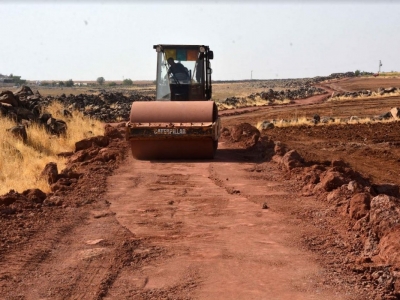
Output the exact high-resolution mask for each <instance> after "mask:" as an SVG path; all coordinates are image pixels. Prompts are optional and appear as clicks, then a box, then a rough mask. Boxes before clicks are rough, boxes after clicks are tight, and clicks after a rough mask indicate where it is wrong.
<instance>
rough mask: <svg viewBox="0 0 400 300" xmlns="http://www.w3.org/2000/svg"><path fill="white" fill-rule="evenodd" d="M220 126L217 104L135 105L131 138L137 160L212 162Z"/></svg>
mask: <svg viewBox="0 0 400 300" xmlns="http://www.w3.org/2000/svg"><path fill="white" fill-rule="evenodd" d="M219 126H220V125H219V118H218V109H217V107H216V105H215V103H214V102H213V101H180V102H178V101H152V102H134V103H133V104H132V108H131V114H130V121H129V123H128V126H127V139H128V140H129V141H130V145H131V151H132V155H133V157H134V158H137V159H209V158H213V157H214V154H215V151H216V149H217V147H218V137H219V130H220V128H219Z"/></svg>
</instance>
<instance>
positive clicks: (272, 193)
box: [107, 144, 349, 299]
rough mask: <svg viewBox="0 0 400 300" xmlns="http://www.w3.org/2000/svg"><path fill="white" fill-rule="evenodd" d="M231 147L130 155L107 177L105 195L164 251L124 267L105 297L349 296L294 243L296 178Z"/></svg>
mask: <svg viewBox="0 0 400 300" xmlns="http://www.w3.org/2000/svg"><path fill="white" fill-rule="evenodd" d="M221 147H223V144H222V145H221ZM229 152H230V151H228V150H226V149H222V150H220V151H219V152H218V155H217V157H216V160H215V161H211V162H146V161H136V160H133V159H131V158H128V159H127V161H126V163H125V164H124V165H123V166H122V167H121V168H119V169H118V171H117V173H116V174H115V175H113V176H112V177H110V178H109V181H108V186H109V191H108V193H107V199H110V200H109V201H110V202H111V206H110V209H111V210H112V211H113V212H115V213H116V218H117V220H118V221H119V223H120V224H121V225H122V226H124V227H125V228H127V229H129V230H130V231H131V232H132V233H133V234H134V235H135V237H136V238H140V239H146V240H147V242H148V243H149V244H150V245H152V246H153V247H157V249H160V251H162V252H163V256H162V258H160V257H158V259H157V260H154V261H150V262H149V263H147V264H145V265H143V266H141V267H140V268H133V269H129V270H128V269H127V270H126V271H124V272H122V274H121V276H120V277H119V278H118V279H117V281H116V282H115V284H114V285H113V287H112V288H111V289H110V291H109V294H108V298H109V299H117V298H119V299H121V298H129V297H133V296H137V297H139V298H142V297H143V298H146V297H150V296H151V295H153V296H155V295H157V297H158V296H160V297H161V296H163V295H169V298H171V299H172V298H186V297H188V298H195V299H321V298H323V299H332V298H335V299H345V298H347V296H349V295H347V296H346V295H345V293H344V291H339V290H335V289H332V288H331V287H329V286H324V285H321V284H322V282H321V280H320V275H321V274H322V273H323V272H324V270H323V267H322V266H320V265H319V264H318V263H317V262H316V259H315V257H314V256H313V255H312V254H311V253H310V252H308V251H305V250H304V249H300V248H299V247H298V245H299V243H300V241H299V238H300V236H299V234H300V232H299V231H298V226H299V225H301V222H299V221H297V220H296V218H295V217H293V216H290V215H288V211H286V213H285V212H284V210H285V209H284V208H285V207H287V206H292V205H293V206H294V205H296V204H295V203H296V202H297V201H298V198H297V196H296V195H295V194H292V193H291V191H290V183H285V182H280V181H279V180H278V178H280V177H281V176H280V174H279V173H280V172H279V170H277V169H276V167H275V166H274V165H273V163H261V164H258V163H254V162H244V161H243V158H241V157H240V154H236V155H230V154H229ZM264 202H268V203H267V205H268V206H269V208H268V209H262V206H263V203H264ZM289 211H290V210H289ZM302 234H304V233H302ZM143 251H151V250H150V249H149V250H143ZM128 283H129V285H130V290H127V289H126V285H127V284H128ZM320 285H321V286H320Z"/></svg>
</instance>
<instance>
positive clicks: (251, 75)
mask: <svg viewBox="0 0 400 300" xmlns="http://www.w3.org/2000/svg"><path fill="white" fill-rule="evenodd" d="M250 79H251V80H253V70H251V73H250Z"/></svg>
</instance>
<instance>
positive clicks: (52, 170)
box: [40, 162, 58, 184]
mask: <svg viewBox="0 0 400 300" xmlns="http://www.w3.org/2000/svg"><path fill="white" fill-rule="evenodd" d="M40 177H43V178H45V179H46V180H47V182H48V183H49V184H53V183H55V182H56V181H57V179H58V169H57V164H56V163H54V162H49V163H48V164H47V165H46V166H45V167H44V169H43V171H42V173H41V174H40Z"/></svg>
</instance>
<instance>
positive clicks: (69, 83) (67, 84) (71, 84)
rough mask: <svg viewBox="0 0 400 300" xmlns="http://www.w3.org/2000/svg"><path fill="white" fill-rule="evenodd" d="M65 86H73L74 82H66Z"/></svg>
mask: <svg viewBox="0 0 400 300" xmlns="http://www.w3.org/2000/svg"><path fill="white" fill-rule="evenodd" d="M65 86H68V87H71V86H74V82H73V81H72V79H70V80H68V81H66V82H65Z"/></svg>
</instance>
